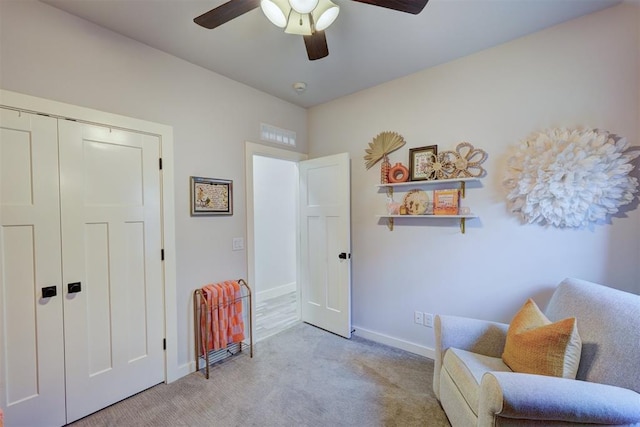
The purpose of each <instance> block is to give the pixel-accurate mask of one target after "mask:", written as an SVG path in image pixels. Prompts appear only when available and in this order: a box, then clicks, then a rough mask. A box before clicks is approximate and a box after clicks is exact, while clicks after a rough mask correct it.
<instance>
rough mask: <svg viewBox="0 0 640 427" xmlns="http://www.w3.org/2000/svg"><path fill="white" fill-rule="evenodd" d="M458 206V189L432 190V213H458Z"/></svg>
mask: <svg viewBox="0 0 640 427" xmlns="http://www.w3.org/2000/svg"><path fill="white" fill-rule="evenodd" d="M459 206H460V190H458V189H457V188H455V189H446V190H433V214H434V215H458V213H459V212H458V207H459Z"/></svg>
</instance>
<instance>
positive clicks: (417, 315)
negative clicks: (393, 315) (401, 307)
mask: <svg viewBox="0 0 640 427" xmlns="http://www.w3.org/2000/svg"><path fill="white" fill-rule="evenodd" d="M413 321H414V322H415V323H417V324H419V325H422V322H424V313H423V312H421V311H414V312H413Z"/></svg>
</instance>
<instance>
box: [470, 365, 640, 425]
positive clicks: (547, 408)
mask: <svg viewBox="0 0 640 427" xmlns="http://www.w3.org/2000/svg"><path fill="white" fill-rule="evenodd" d="M481 390H482V391H481V394H480V402H479V409H478V425H491V423H490V422H488V423H486V424H485V423H483V422H481V421H482V420H483V419H485V420H486V419H487V418H488V419H493V418H495V417H496V416H497V417H502V418H514V419H525V420H539V421H564V422H572V423H578V424H605V425H606V424H613V425H634V424H635V423H639V424H640V394H638V393H636V392H634V391H633V390H629V389H624V388H620V387H615V386H610V385H606V384H597V383H589V382H586V381H576V380H571V379H566V378H558V377H548V376H543V375H532V374H520V373H505V372H487V373H486V374H484V376H483V377H482V381H481Z"/></svg>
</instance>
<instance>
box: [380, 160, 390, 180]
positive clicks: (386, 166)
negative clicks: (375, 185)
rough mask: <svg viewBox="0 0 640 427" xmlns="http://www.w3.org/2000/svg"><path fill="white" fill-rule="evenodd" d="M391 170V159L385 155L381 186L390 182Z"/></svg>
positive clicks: (382, 164) (381, 169) (381, 168)
mask: <svg viewBox="0 0 640 427" xmlns="http://www.w3.org/2000/svg"><path fill="white" fill-rule="evenodd" d="M390 170H391V162H389V157H388V156H387V155H386V154H385V155H384V156H382V163H381V164H380V184H387V183H388V182H389V171H390Z"/></svg>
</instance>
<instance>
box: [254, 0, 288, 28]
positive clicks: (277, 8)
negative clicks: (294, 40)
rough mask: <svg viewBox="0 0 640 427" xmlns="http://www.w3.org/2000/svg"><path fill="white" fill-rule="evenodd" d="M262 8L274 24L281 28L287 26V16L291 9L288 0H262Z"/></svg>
mask: <svg viewBox="0 0 640 427" xmlns="http://www.w3.org/2000/svg"><path fill="white" fill-rule="evenodd" d="M260 8H261V9H262V12H263V13H264V14H265V16H266V17H267V19H269V21H271V23H272V24H273V25H275V26H276V27H280V28H284V27H286V26H287V16H288V15H289V11H290V10H291V7H290V6H289V2H288V1H286V0H285V1H282V0H280V1H278V0H261V1H260Z"/></svg>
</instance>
